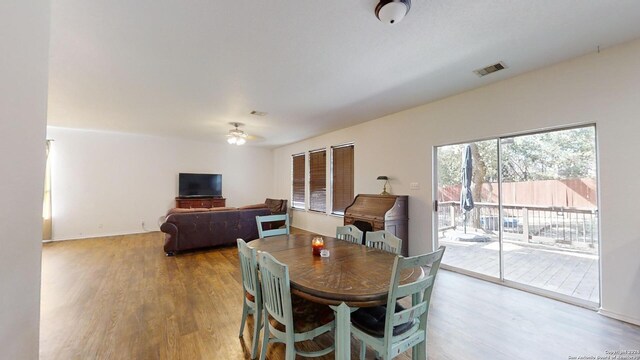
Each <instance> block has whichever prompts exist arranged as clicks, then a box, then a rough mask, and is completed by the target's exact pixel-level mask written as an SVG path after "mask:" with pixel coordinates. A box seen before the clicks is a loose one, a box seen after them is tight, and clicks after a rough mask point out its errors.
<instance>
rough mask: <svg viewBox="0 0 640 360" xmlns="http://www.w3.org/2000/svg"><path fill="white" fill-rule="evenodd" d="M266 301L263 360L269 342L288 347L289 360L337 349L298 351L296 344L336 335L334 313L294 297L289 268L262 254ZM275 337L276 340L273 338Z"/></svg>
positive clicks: (286, 357)
mask: <svg viewBox="0 0 640 360" xmlns="http://www.w3.org/2000/svg"><path fill="white" fill-rule="evenodd" d="M258 264H259V265H260V275H261V280H262V291H263V295H264V296H263V299H264V318H265V319H269V320H268V321H265V327H264V334H263V336H262V350H261V351H260V360H264V359H265V356H266V353H267V345H268V344H269V342H280V343H284V344H285V345H286V349H285V359H286V360H294V359H295V357H296V354H299V355H301V356H304V357H318V356H323V355H326V354H328V353H330V352H331V351H333V349H334V345H331V346H329V347H327V348H324V349H322V350H319V351H314V352H303V351H298V350H296V348H295V343H296V342H299V341H306V340H312V339H313V338H315V337H317V336H319V335H322V334H324V333H326V332H329V331H333V330H334V328H335V321H334V319H333V311H332V310H331V308H329V307H328V306H326V305H320V304H316V303H312V302H310V301H306V300H304V299H302V298H300V297H297V296H294V297H292V296H291V289H290V284H289V268H288V267H287V265H285V264H283V263H281V262H279V261H278V260H276V259H275V258H274V257H273V256H271V255H270V254H268V253H266V252H260V253H259V254H258ZM272 335H273V337H271V336H272Z"/></svg>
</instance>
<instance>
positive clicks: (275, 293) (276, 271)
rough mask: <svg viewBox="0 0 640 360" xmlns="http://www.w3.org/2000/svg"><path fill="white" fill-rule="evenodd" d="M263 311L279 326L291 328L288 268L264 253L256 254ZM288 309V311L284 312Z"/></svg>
mask: <svg viewBox="0 0 640 360" xmlns="http://www.w3.org/2000/svg"><path fill="white" fill-rule="evenodd" d="M258 264H259V265H260V275H261V280H262V293H263V295H262V300H263V304H264V307H265V309H267V311H268V312H269V314H270V315H271V316H272V317H273V318H274V319H276V320H277V321H278V322H280V323H281V324H283V325H285V326H287V327H290V326H293V318H292V317H291V311H290V309H291V289H290V287H289V268H288V267H287V265H285V264H283V263H281V262H279V261H278V260H276V259H275V258H274V257H273V256H271V255H270V254H268V253H266V252H260V253H259V254H258ZM285 309H289V311H287V310H285Z"/></svg>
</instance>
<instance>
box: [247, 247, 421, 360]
mask: <svg viewBox="0 0 640 360" xmlns="http://www.w3.org/2000/svg"><path fill="white" fill-rule="evenodd" d="M314 237H317V235H311V234H295V235H294V234H292V235H280V236H273V237H269V238H266V239H257V240H253V241H251V242H249V244H248V245H249V246H251V247H252V248H254V249H256V250H258V251H264V252H267V253H269V254H271V255H272V256H273V257H275V258H276V259H277V260H278V261H280V262H282V263H284V264H286V265H287V266H288V268H289V278H290V281H291V292H292V293H293V294H296V295H298V296H300V297H302V298H305V299H307V300H310V301H314V302H317V303H321V304H326V305H329V306H331V307H332V308H333V309H334V310H335V312H336V334H335V341H336V344H335V346H336V350H335V355H336V359H349V358H350V356H351V346H350V345H351V312H352V311H355V310H356V309H358V308H360V307H371V306H378V305H384V304H386V303H387V295H388V292H389V283H390V281H391V272H392V270H393V263H394V261H395V257H396V255H395V254H391V253H388V252H385V251H382V250H378V249H373V248H369V247H366V246H364V245H358V244H354V243H351V242H348V241H344V240H339V239H336V238H332V237H327V236H323V237H322V238H323V239H324V248H325V249H327V250H329V256H328V257H320V256H315V255H313V253H312V248H311V240H312V239H313V238H314ZM422 276H424V271H423V269H422V268H421V267H416V268H412V269H407V270H405V271H403V272H402V273H401V280H400V282H401V283H406V282H411V281H415V280H417V279H419V278H420V277H422Z"/></svg>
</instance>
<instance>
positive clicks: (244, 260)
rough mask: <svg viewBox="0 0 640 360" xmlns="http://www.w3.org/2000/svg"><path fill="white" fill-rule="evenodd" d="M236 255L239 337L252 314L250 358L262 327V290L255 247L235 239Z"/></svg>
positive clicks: (255, 347)
mask: <svg viewBox="0 0 640 360" xmlns="http://www.w3.org/2000/svg"><path fill="white" fill-rule="evenodd" d="M236 242H237V243H238V256H239V257H240V270H241V273H242V290H243V293H242V294H243V296H242V299H243V302H242V323H241V324H240V335H239V336H240V337H242V336H243V335H244V324H245V323H246V321H247V316H248V315H249V314H253V344H252V346H251V358H252V359H255V358H256V356H257V353H258V336H259V335H260V329H261V328H262V292H261V291H260V290H261V289H260V280H259V278H258V258H257V255H256V249H253V248H250V247H249V246H248V245H247V243H246V242H244V240H242V239H237V240H236Z"/></svg>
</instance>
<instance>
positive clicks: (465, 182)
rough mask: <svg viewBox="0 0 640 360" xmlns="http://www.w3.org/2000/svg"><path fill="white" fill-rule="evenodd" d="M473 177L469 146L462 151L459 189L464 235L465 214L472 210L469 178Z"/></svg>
mask: <svg viewBox="0 0 640 360" xmlns="http://www.w3.org/2000/svg"><path fill="white" fill-rule="evenodd" d="M472 175H473V156H472V155H471V145H467V146H466V147H465V149H464V157H463V159H462V187H461V189H460V211H462V213H463V214H464V233H465V234H466V233H467V214H468V213H469V212H471V210H472V209H473V194H472V193H471V176H472Z"/></svg>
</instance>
